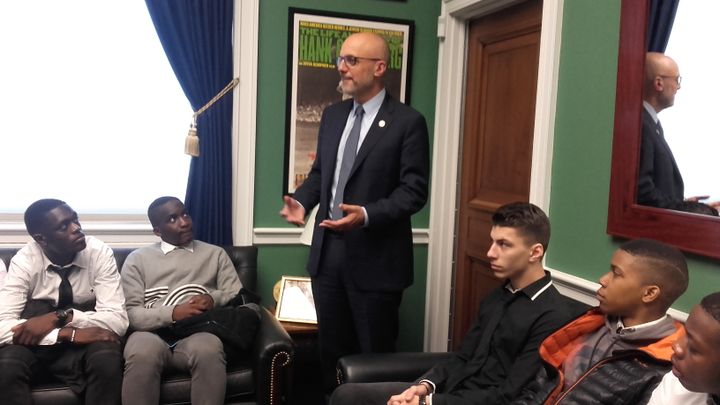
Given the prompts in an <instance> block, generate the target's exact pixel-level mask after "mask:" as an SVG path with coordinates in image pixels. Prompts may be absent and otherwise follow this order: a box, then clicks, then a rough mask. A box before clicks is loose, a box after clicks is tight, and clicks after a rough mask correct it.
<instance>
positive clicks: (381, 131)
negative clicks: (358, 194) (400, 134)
mask: <svg viewBox="0 0 720 405" xmlns="http://www.w3.org/2000/svg"><path fill="white" fill-rule="evenodd" d="M394 110H395V109H394V108H393V105H392V103H390V95H385V100H383V103H382V105H381V106H380V110H378V113H377V115H376V116H375V120H373V123H372V125H371V126H370V129H369V130H368V133H367V135H366V136H365V140H363V143H362V145H361V146H360V150H359V151H358V154H357V157H356V158H355V163H353V168H352V170H351V171H350V175H349V176H348V180H349V179H350V178H352V176H353V174H355V171H356V170H357V169H358V167H360V165H361V164H362V162H363V161H364V160H365V158H366V157H367V155H368V154H369V153H370V151H371V150H372V149H373V147H375V145H376V144H377V143H378V141H380V139H382V138H383V136H384V135H385V133H386V132H387V129H388V128H390V125H391V124H392V119H393V113H394Z"/></svg>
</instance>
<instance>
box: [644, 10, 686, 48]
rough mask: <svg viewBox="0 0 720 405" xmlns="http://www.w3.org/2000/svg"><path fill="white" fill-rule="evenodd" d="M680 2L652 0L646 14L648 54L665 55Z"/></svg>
mask: <svg viewBox="0 0 720 405" xmlns="http://www.w3.org/2000/svg"><path fill="white" fill-rule="evenodd" d="M679 3H680V0H652V1H650V14H648V36H647V38H648V47H647V50H648V51H649V52H662V53H665V48H667V44H668V41H669V40H670V33H671V32H672V26H673V22H674V21H675V13H677V8H678V4H679Z"/></svg>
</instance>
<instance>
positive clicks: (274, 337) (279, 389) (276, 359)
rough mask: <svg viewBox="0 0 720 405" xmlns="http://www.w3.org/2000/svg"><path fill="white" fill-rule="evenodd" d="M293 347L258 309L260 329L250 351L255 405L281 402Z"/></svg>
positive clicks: (272, 320)
mask: <svg viewBox="0 0 720 405" xmlns="http://www.w3.org/2000/svg"><path fill="white" fill-rule="evenodd" d="M293 356H294V345H293V341H292V339H291V338H290V335H288V333H287V332H286V331H285V329H284V328H283V327H282V325H280V322H279V321H278V320H277V319H276V318H275V316H274V315H273V314H271V313H270V312H269V311H268V310H267V309H265V308H262V311H261V316H260V327H259V328H258V332H257V336H256V337H255V342H254V344H253V348H252V355H251V359H252V361H253V362H254V363H253V369H254V374H255V389H256V393H257V400H258V403H259V404H270V405H273V404H279V403H282V400H283V399H282V398H280V396H281V395H282V393H283V392H289V389H287V388H289V387H288V386H287V385H288V384H289V380H290V378H289V377H290V371H291V366H292V359H293Z"/></svg>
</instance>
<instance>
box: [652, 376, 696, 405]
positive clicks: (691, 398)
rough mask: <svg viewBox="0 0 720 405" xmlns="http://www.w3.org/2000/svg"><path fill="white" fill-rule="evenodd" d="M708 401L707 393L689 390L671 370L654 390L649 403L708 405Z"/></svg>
mask: <svg viewBox="0 0 720 405" xmlns="http://www.w3.org/2000/svg"><path fill="white" fill-rule="evenodd" d="M707 403H708V395H707V394H705V393H701V392H692V391H688V390H687V388H685V387H683V385H682V384H681V383H680V380H678V378H677V377H675V374H673V373H672V371H669V372H668V373H667V374H665V376H664V377H663V379H662V381H660V385H658V386H657V387H656V388H655V390H654V391H653V393H652V396H651V397H650V402H648V405H706V404H707Z"/></svg>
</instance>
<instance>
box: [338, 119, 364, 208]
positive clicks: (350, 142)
mask: <svg viewBox="0 0 720 405" xmlns="http://www.w3.org/2000/svg"><path fill="white" fill-rule="evenodd" d="M363 114H365V110H363V108H362V106H361V105H359V106H357V108H355V122H354V123H353V127H352V129H351V130H350V135H349V136H348V139H347V141H346V142H345V151H344V152H343V158H342V163H341V165H340V175H339V176H338V182H337V187H336V188H335V199H333V205H332V211H330V217H331V218H332V219H334V220H338V219H340V218H342V217H343V212H342V210H341V209H340V204H342V202H343V194H344V193H345V184H347V179H348V176H349V175H350V169H352V167H353V164H354V163H355V156H356V154H357V145H358V140H360V125H361V124H362V118H363Z"/></svg>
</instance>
